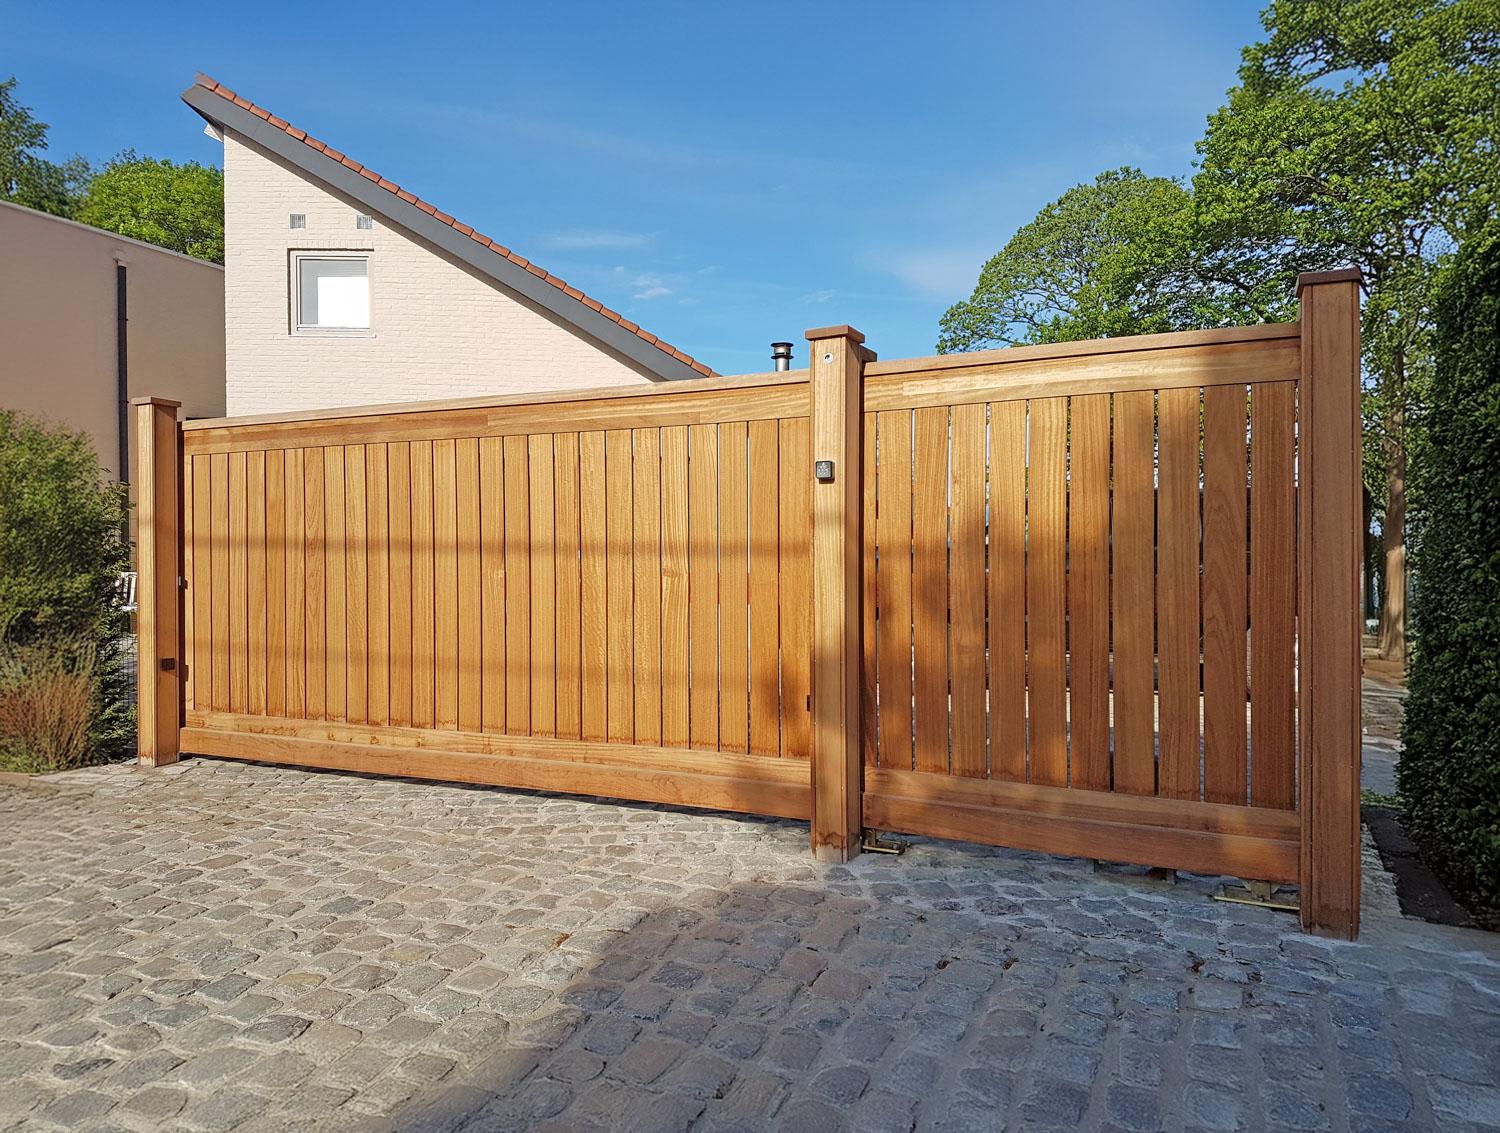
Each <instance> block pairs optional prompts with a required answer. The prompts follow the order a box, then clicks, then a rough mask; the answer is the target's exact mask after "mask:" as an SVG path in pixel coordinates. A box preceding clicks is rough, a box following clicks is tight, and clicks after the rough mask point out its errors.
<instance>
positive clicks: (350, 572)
mask: <svg viewBox="0 0 1500 1133" xmlns="http://www.w3.org/2000/svg"><path fill="white" fill-rule="evenodd" d="M367 487H368V484H367V482H366V479H365V446H364V445H347V446H345V448H344V538H345V547H346V549H345V552H344V570H345V576H344V617H345V622H344V626H345V629H344V640H345V642H346V643H347V649H348V664H347V667H346V669H345V681H344V687H345V694H344V695H345V703H346V706H347V717H348V719H350V720H352V721H355V722H357V723H361V724H364V723H368V722H369V719H370V716H369V691H370V684H369V666H370V626H369V619H370V611H369V592H368V584H369V578H368V566H369V550H370V544H369V530H368V512H367V508H366V501H365V491H366V489H367Z"/></svg>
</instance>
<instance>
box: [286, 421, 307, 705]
mask: <svg viewBox="0 0 1500 1133" xmlns="http://www.w3.org/2000/svg"><path fill="white" fill-rule="evenodd" d="M306 458H307V454H306V453H305V452H303V451H302V450H301V449H292V450H290V451H289V452H288V453H287V454H286V525H285V527H284V529H283V531H284V534H283V538H284V540H285V542H286V648H287V666H286V714H287V715H288V716H291V717H294V718H295V717H301V716H305V715H307V714H308V712H307V665H308V648H307V586H308V584H307V555H308V542H309V540H308V533H307V521H306V513H307V464H306Z"/></svg>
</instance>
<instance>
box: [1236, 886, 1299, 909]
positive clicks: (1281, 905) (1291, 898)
mask: <svg viewBox="0 0 1500 1133" xmlns="http://www.w3.org/2000/svg"><path fill="white" fill-rule="evenodd" d="M1214 900H1215V901H1227V902H1228V903H1229V904H1231V905H1254V906H1256V907H1257V908H1260V909H1276V910H1278V911H1279V912H1283V913H1295V912H1298V911H1300V910H1301V907H1302V906H1301V905H1300V904H1298V901H1297V894H1295V893H1292V892H1288V891H1287V890H1285V889H1282V888H1281V887H1279V886H1277V885H1273V884H1271V883H1270V882H1267V881H1248V882H1246V883H1245V884H1244V885H1221V886H1219V891H1218V892H1217V893H1215V894H1214Z"/></svg>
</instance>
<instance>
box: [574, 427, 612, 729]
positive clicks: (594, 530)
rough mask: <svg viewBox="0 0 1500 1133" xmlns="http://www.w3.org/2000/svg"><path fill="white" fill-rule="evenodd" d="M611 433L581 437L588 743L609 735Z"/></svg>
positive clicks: (581, 579) (581, 578)
mask: <svg viewBox="0 0 1500 1133" xmlns="http://www.w3.org/2000/svg"><path fill="white" fill-rule="evenodd" d="M605 464H606V461H605V435H604V434H603V433H597V432H595V433H582V434H580V435H579V438H578V498H579V534H578V541H579V547H580V558H579V572H580V573H579V587H580V590H581V593H582V605H583V617H582V626H581V633H582V639H581V642H580V649H581V652H582V661H581V672H582V685H583V687H582V692H581V700H582V704H581V712H582V731H583V738H584V739H585V740H596V741H597V740H603V739H605V738H607V737H608V736H609V709H610V705H611V703H612V701H611V699H610V693H609V679H610V652H609V643H610V630H609V614H610V591H609V566H610V563H611V557H610V550H609V543H608V521H607V510H608V496H609V493H608V487H607V485H608V480H607V478H606V475H605V472H606V467H605Z"/></svg>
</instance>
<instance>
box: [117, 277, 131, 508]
mask: <svg viewBox="0 0 1500 1133" xmlns="http://www.w3.org/2000/svg"><path fill="white" fill-rule="evenodd" d="M128 321H129V320H128V319H127V317H126V312H125V265H124V264H121V263H116V264H115V389H116V392H117V393H118V395H119V402H120V483H122V484H123V483H125V482H126V481H127V480H129V479H130V370H129V365H128V362H127V355H128V353H129V345H128V337H127V335H126V333H125V328H126V324H127V322H128Z"/></svg>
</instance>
